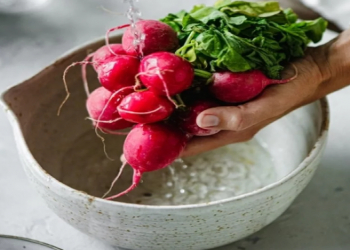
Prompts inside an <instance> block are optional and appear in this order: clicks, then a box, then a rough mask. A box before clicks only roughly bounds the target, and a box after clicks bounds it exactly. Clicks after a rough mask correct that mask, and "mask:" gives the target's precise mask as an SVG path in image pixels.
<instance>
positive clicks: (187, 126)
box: [178, 100, 220, 136]
mask: <svg viewBox="0 0 350 250" xmlns="http://www.w3.org/2000/svg"><path fill="white" fill-rule="evenodd" d="M218 106H219V104H218V103H216V102H213V101H204V100H199V101H196V102H195V103H193V104H192V105H190V106H188V110H187V111H186V112H185V113H184V114H182V115H179V117H178V120H179V121H178V124H179V126H180V128H181V129H182V130H183V131H184V132H185V133H188V134H191V135H195V136H209V135H214V134H216V133H218V132H219V131H220V130H218V129H203V128H201V127H199V126H198V125H197V121H196V120H197V116H198V115H199V114H200V113H202V112H203V111H204V110H207V109H210V108H214V107H218Z"/></svg>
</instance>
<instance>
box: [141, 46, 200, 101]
mask: <svg viewBox="0 0 350 250" xmlns="http://www.w3.org/2000/svg"><path fill="white" fill-rule="evenodd" d="M139 77H140V79H141V82H142V83H143V84H144V85H145V86H146V87H147V88H148V89H149V90H151V91H153V92H155V93H156V94H158V95H164V96H167V97H168V99H170V96H173V95H176V94H179V93H181V92H182V91H184V90H186V89H188V88H189V87H190V86H191V84H192V81H193V77H194V71H193V68H192V65H191V64H190V63H189V62H188V61H186V60H184V59H182V58H181V57H179V56H177V55H175V54H173V53H169V52H157V53H153V54H151V55H148V56H146V57H144V58H143V59H142V61H141V64H140V69H139Z"/></svg>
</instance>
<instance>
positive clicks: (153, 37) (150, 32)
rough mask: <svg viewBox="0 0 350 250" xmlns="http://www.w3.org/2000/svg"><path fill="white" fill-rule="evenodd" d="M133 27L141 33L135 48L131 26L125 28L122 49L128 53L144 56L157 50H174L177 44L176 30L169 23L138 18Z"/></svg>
mask: <svg viewBox="0 0 350 250" xmlns="http://www.w3.org/2000/svg"><path fill="white" fill-rule="evenodd" d="M135 29H136V30H137V31H138V32H139V34H143V37H142V36H141V38H140V40H141V41H140V45H139V46H140V47H139V48H138V49H135V44H134V33H133V29H132V27H128V28H127V29H126V30H125V33H124V35H123V39H122V44H123V47H124V50H125V51H126V53H127V54H129V55H133V56H138V55H143V56H145V55H149V54H151V53H154V52H158V51H175V49H176V48H177V47H178V45H179V40H178V38H177V34H176V32H175V31H174V30H173V29H172V28H171V27H170V26H169V25H167V24H165V23H162V22H160V21H157V20H140V21H138V22H137V23H136V24H135ZM136 48H137V47H136Z"/></svg>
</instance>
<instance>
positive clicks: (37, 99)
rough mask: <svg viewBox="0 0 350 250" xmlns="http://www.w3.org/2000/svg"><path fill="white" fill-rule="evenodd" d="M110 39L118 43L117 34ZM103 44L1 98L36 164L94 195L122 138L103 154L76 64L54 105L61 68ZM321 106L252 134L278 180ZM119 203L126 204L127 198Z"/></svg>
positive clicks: (92, 79)
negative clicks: (61, 107) (88, 116)
mask: <svg viewBox="0 0 350 250" xmlns="http://www.w3.org/2000/svg"><path fill="white" fill-rule="evenodd" d="M113 42H120V37H116V38H114V40H113ZM103 44H104V42H103V41H102V40H101V41H98V42H95V43H92V44H89V45H88V46H85V47H83V48H81V49H79V50H77V51H74V52H73V53H71V54H69V55H68V56H66V57H64V58H63V59H61V60H59V61H57V62H55V63H54V64H53V65H51V66H49V67H48V68H46V69H44V70H43V71H42V72H40V73H39V74H38V75H36V76H34V77H33V78H31V79H29V80H27V81H25V82H24V83H22V84H20V85H17V86H15V87H13V88H11V89H10V90H9V91H7V92H6V93H5V94H4V96H3V98H4V101H5V102H6V103H7V105H8V106H9V107H10V108H11V110H12V111H13V112H14V113H15V115H16V116H17V118H18V121H19V123H20V126H21V129H22V132H23V136H24V139H25V141H26V143H27V145H28V147H29V149H30V151H31V153H32V154H33V156H34V158H35V159H36V160H37V161H38V163H39V164H40V166H41V167H42V168H43V169H44V170H45V171H46V172H48V173H49V174H50V175H52V176H53V177H54V178H56V179H57V180H59V181H61V182H63V183H64V184H66V185H68V186H70V187H72V188H74V189H77V190H81V191H85V192H87V193H89V194H91V195H94V196H98V197H100V196H101V195H102V194H103V193H104V192H105V191H106V190H108V188H109V185H110V183H111V180H112V179H113V178H114V176H116V175H117V173H118V170H119V166H120V161H119V157H120V155H121V153H122V145H123V141H124V139H125V137H124V136H110V135H103V136H104V137H105V143H106V149H107V152H108V154H109V156H110V157H111V158H113V159H115V160H114V161H110V160H109V159H108V158H106V156H105V153H104V151H103V146H102V142H101V140H100V139H99V138H98V137H97V136H96V134H95V132H94V129H93V127H92V125H91V122H90V121H88V120H86V119H85V118H86V117H87V115H88V114H87V112H86V108H85V101H86V95H85V92H84V89H83V84H82V81H81V71H80V67H79V66H77V67H73V68H72V69H71V70H70V71H69V73H68V74H67V82H68V87H69V90H70V93H71V96H70V99H69V100H68V101H67V103H66V104H65V105H64V107H63V110H62V113H61V115H60V116H57V109H58V107H59V105H60V104H61V102H62V101H63V99H64V97H65V90H64V86H63V81H62V74H63V71H64V70H65V68H66V67H67V66H68V65H70V64H71V63H72V62H76V61H82V60H83V59H84V58H85V56H86V55H87V54H88V53H89V52H91V51H94V50H96V49H97V48H99V47H100V46H102V45H103ZM87 77H88V81H89V85H90V87H91V89H94V88H96V87H97V86H98V81H97V78H96V73H95V72H94V71H93V69H92V67H89V66H88V71H87ZM322 105H325V104H324V103H323V104H322V102H315V103H313V104H310V105H308V106H305V107H303V108H300V109H298V110H296V111H294V112H292V113H291V114H289V115H287V116H285V117H283V118H282V119H280V120H278V121H276V122H275V123H273V124H271V125H270V126H268V127H266V128H265V129H264V130H262V131H261V132H260V133H259V134H258V135H257V136H256V139H257V140H258V141H259V142H260V143H261V145H263V146H264V147H265V148H266V150H267V151H268V152H269V154H270V155H271V157H272V159H273V161H274V162H273V163H274V165H275V170H276V174H277V178H278V179H280V178H282V177H284V176H286V175H288V174H289V173H290V172H291V171H293V170H294V169H296V168H297V166H298V165H299V164H300V163H301V162H302V161H303V160H304V158H305V157H306V156H307V155H308V154H309V153H310V151H311V150H312V148H313V146H314V144H315V142H316V140H317V138H318V137H319V135H320V132H321V127H322V122H324V120H325V114H323V111H324V108H322ZM131 174H132V173H131V168H126V169H125V172H124V174H123V176H122V178H121V179H120V180H119V181H118V185H117V186H116V187H115V188H114V190H113V193H116V192H118V191H122V190H124V189H126V188H127V187H128V186H129V185H130V181H131ZM135 192H137V190H135ZM119 201H124V202H129V200H128V197H127V196H124V197H122V198H120V200H119Z"/></svg>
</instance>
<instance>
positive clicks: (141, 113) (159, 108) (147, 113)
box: [118, 107, 162, 115]
mask: <svg viewBox="0 0 350 250" xmlns="http://www.w3.org/2000/svg"><path fill="white" fill-rule="evenodd" d="M161 109H162V107H158V108H156V109H154V110H151V111H147V112H134V111H129V110H125V109H122V108H120V107H118V111H119V110H120V111H122V112H124V113H127V114H132V115H150V114H153V113H155V112H157V111H159V110H161Z"/></svg>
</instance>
